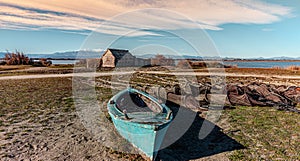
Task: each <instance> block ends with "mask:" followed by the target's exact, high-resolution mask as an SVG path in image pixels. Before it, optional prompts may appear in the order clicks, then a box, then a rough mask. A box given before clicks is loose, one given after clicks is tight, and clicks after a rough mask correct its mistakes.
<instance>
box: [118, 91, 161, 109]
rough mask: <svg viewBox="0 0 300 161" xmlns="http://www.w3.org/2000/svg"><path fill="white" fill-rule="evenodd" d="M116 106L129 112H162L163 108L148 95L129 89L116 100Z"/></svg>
mask: <svg viewBox="0 0 300 161" xmlns="http://www.w3.org/2000/svg"><path fill="white" fill-rule="evenodd" d="M116 107H117V108H118V109H119V110H120V111H122V112H123V111H126V112H127V113H128V114H129V113H137V112H138V113H147V112H149V113H161V112H162V110H163V109H162V108H161V106H160V105H159V104H157V103H155V102H153V101H152V100H150V99H149V98H148V97H146V96H144V95H142V94H140V93H137V92H130V91H127V92H125V93H123V94H122V95H121V96H120V97H119V98H118V99H117V100H116Z"/></svg>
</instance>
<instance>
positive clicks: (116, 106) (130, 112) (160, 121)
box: [107, 88, 173, 160]
mask: <svg viewBox="0 0 300 161" xmlns="http://www.w3.org/2000/svg"><path fill="white" fill-rule="evenodd" d="M107 108H108V112H109V115H110V117H111V118H112V121H113V123H114V125H115V127H116V129H117V131H118V132H119V133H120V135H121V136H122V137H124V138H125V139H126V140H128V141H129V142H130V143H131V144H132V145H133V146H135V147H136V148H138V149H139V150H140V151H141V152H143V153H144V154H145V155H146V156H147V157H149V158H150V159H151V160H154V159H155V157H156V156H157V153H158V150H159V149H160V146H161V143H162V141H163V139H164V136H165V134H166V131H167V129H168V127H169V124H170V122H171V121H172V119H173V114H172V111H171V110H170V108H168V107H167V106H166V105H165V104H161V103H159V101H158V100H157V99H156V98H154V97H153V96H151V95H149V94H147V93H144V92H142V91H139V90H136V89H133V88H127V89H125V90H123V91H121V92H119V93H118V94H116V95H115V96H113V97H112V98H111V99H110V101H109V102H108V104H107Z"/></svg>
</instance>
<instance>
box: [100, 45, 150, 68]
mask: <svg viewBox="0 0 300 161" xmlns="http://www.w3.org/2000/svg"><path fill="white" fill-rule="evenodd" d="M150 64H151V60H150V59H141V58H136V57H135V56H133V55H132V54H131V53H130V52H129V51H128V50H123V49H111V48H109V49H107V50H106V51H105V53H104V54H103V55H102V57H101V59H100V67H108V68H114V67H133V66H145V65H150Z"/></svg>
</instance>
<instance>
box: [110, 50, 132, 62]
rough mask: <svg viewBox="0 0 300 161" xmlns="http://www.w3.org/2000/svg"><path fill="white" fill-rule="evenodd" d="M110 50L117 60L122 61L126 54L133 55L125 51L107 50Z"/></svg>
mask: <svg viewBox="0 0 300 161" xmlns="http://www.w3.org/2000/svg"><path fill="white" fill-rule="evenodd" d="M107 50H109V51H110V52H111V53H112V54H113V56H114V57H115V58H116V60H120V59H121V58H122V57H123V56H125V55H126V54H130V55H131V53H130V52H129V51H128V50H123V49H110V48H109V49H107Z"/></svg>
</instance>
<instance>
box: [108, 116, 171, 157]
mask: <svg viewBox="0 0 300 161" xmlns="http://www.w3.org/2000/svg"><path fill="white" fill-rule="evenodd" d="M112 121H113V123H114V125H115V127H116V129H117V131H118V132H119V134H120V135H121V136H122V137H123V138H125V139H126V140H128V141H129V142H130V143H132V145H133V146H135V147H136V148H137V149H139V150H140V151H142V152H143V153H144V154H145V155H146V156H147V157H149V158H150V159H151V160H154V159H155V157H156V156H157V153H158V151H159V149H160V145H161V143H162V141H163V139H164V136H165V134H166V131H167V129H168V125H167V126H164V127H161V128H160V129H159V130H157V131H155V128H157V127H153V128H152V129H150V128H147V127H144V126H143V125H142V124H136V123H128V122H124V121H123V120H120V119H116V118H114V117H112Z"/></svg>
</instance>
